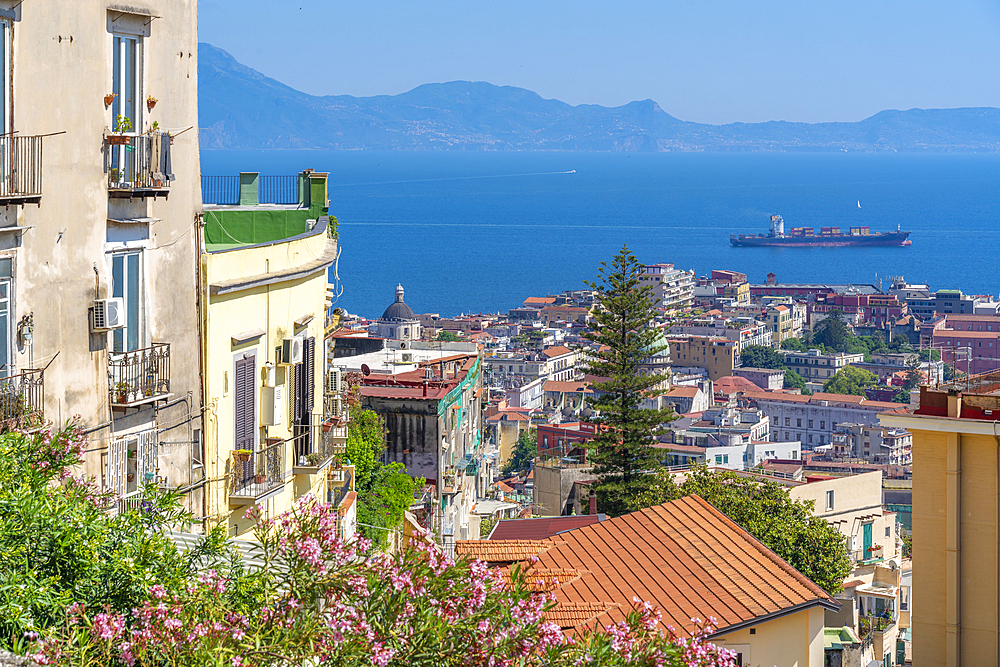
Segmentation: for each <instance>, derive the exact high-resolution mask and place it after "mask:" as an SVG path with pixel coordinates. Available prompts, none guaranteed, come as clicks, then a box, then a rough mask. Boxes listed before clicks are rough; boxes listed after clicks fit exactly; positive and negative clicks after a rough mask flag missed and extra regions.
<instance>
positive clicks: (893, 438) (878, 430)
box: [830, 424, 913, 466]
mask: <svg viewBox="0 0 1000 667" xmlns="http://www.w3.org/2000/svg"><path fill="white" fill-rule="evenodd" d="M830 440H831V444H832V445H833V448H832V450H831V454H832V457H833V458H834V459H835V460H845V459H860V460H863V461H865V462H867V463H886V464H890V465H904V466H905V465H910V464H911V463H912V462H913V434H912V433H910V432H909V431H907V430H906V429H895V428H885V427H884V426H879V425H873V426H864V425H862V424H837V425H836V426H834V431H833V433H832V434H831V436H830Z"/></svg>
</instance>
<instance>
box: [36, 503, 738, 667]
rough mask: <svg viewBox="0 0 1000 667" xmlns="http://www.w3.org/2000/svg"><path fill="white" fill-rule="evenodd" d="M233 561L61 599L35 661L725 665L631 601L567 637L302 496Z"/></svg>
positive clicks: (517, 587) (462, 570) (239, 666)
mask: <svg viewBox="0 0 1000 667" xmlns="http://www.w3.org/2000/svg"><path fill="white" fill-rule="evenodd" d="M256 538H257V541H258V542H259V548H258V549H257V550H256V551H255V552H253V553H251V554H250V555H249V558H248V559H247V560H246V561H243V560H242V559H240V558H239V557H238V556H237V555H234V554H230V555H228V556H227V557H225V558H223V557H218V558H215V559H214V562H212V563H210V564H209V566H208V567H206V569H203V570H202V571H201V572H200V573H199V574H198V575H197V576H196V577H194V578H193V579H192V580H191V581H190V582H189V583H187V584H186V585H184V586H181V587H179V588H177V589H175V590H170V589H168V588H167V587H165V586H162V585H154V586H152V587H151V588H150V591H149V593H150V594H149V597H148V598H147V599H145V600H144V601H143V602H142V603H141V604H140V605H138V606H137V607H136V608H135V609H133V610H132V611H131V612H128V613H125V612H121V611H117V612H116V611H113V610H111V609H110V608H85V607H84V606H82V605H76V606H74V607H73V608H72V609H71V611H70V613H69V614H68V616H67V619H66V622H65V624H64V626H63V627H61V628H58V629H55V630H54V631H52V632H50V633H48V634H46V635H44V636H42V637H40V638H39V639H38V641H37V644H36V646H35V648H34V649H33V651H34V653H33V655H32V657H33V658H34V659H35V660H36V661H37V662H39V663H41V664H59V665H73V666H78V667H91V666H93V667H97V666H98V665H100V666H101V667H104V666H105V665H119V664H120V665H144V666H145V665H150V666H152V665H218V666H220V667H223V666H224V667H244V666H246V667H249V666H251V665H254V666H256V665H277V664H284V663H288V664H299V665H302V664H324V665H326V664H329V665H369V664H373V665H377V666H379V667H384V666H386V665H406V666H408V667H413V666H417V665H435V666H436V665H484V666H486V665H490V666H493V665H495V666H498V667H500V666H504V665H511V666H513V665H570V664H572V665H580V664H593V665H682V664H683V665H697V666H699V667H701V666H708V665H731V664H733V663H732V661H731V659H730V658H729V656H728V653H727V652H725V651H720V650H718V649H715V647H713V646H711V645H710V644H708V643H707V642H706V640H705V633H704V632H702V633H699V634H698V635H696V636H695V637H693V638H690V639H683V638H680V637H678V636H676V635H673V634H668V635H661V634H660V633H658V632H656V631H655V628H656V626H657V624H658V623H659V620H660V617H659V614H658V613H657V612H656V611H655V610H653V609H652V608H651V607H649V606H648V605H637V608H636V610H635V611H633V613H631V614H630V615H629V617H628V620H627V621H624V622H622V623H619V624H617V625H614V626H611V627H609V628H607V629H606V631H589V632H585V633H583V634H581V635H580V636H578V637H576V638H575V639H571V638H569V637H567V636H565V635H564V634H563V633H562V632H561V631H560V629H559V628H558V627H557V626H555V625H554V624H552V623H548V622H546V621H545V620H544V613H545V611H546V610H547V609H549V608H550V607H551V606H552V605H553V603H554V601H555V596H554V595H553V594H552V593H548V592H539V591H537V590H534V589H533V587H532V586H529V585H528V583H527V576H526V575H525V573H524V572H522V571H521V570H520V568H514V570H513V572H511V573H510V574H509V575H508V576H505V575H504V573H503V572H502V571H501V570H499V569H492V568H489V567H487V566H486V565H485V564H483V563H482V562H479V561H473V562H465V561H459V562H455V561H453V560H452V559H450V558H449V557H447V556H446V555H444V554H443V553H442V552H441V551H439V550H438V549H437V548H436V547H434V546H429V545H427V544H423V543H420V544H415V545H414V546H413V548H411V549H406V550H403V552H402V553H399V554H396V555H388V554H385V553H382V552H378V551H373V550H370V548H369V547H370V545H369V544H367V543H365V541H364V540H361V541H359V542H358V543H356V544H353V545H347V544H345V543H343V542H342V541H340V539H339V538H338V536H337V533H336V522H335V515H334V513H333V511H332V509H331V508H330V507H329V506H328V505H325V504H322V503H319V502H316V501H315V500H314V499H312V498H306V499H303V500H300V501H299V502H297V503H296V505H295V507H294V508H293V510H292V511H291V512H289V513H287V514H285V515H283V516H280V517H278V518H276V519H274V520H270V521H259V522H258V527H257V531H256Z"/></svg>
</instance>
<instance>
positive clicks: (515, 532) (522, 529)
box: [489, 514, 600, 540]
mask: <svg viewBox="0 0 1000 667" xmlns="http://www.w3.org/2000/svg"><path fill="white" fill-rule="evenodd" d="M599 520H600V516H599V515H598V516H594V515H587V514H582V515H577V516H543V517H537V518H534V519H506V520H504V521H500V522H499V523H497V525H496V527H495V528H494V529H493V532H492V533H490V537H489V539H490V540H542V539H545V538H546V537H552V536H553V535H556V534H558V533H562V532H564V531H567V530H573V529H575V528H580V527H582V526H589V525H590V524H592V523H597V522H598V521H599Z"/></svg>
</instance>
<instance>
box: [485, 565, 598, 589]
mask: <svg viewBox="0 0 1000 667" xmlns="http://www.w3.org/2000/svg"><path fill="white" fill-rule="evenodd" d="M585 574H590V572H587V571H581V570H572V569H555V570H545V569H537V568H531V569H529V570H527V571H525V573H524V581H525V583H526V584H527V586H528V588H529V589H531V590H533V591H554V590H556V589H558V588H559V587H560V586H565V585H566V584H569V583H572V582H574V581H576V580H577V579H579V578H580V577H582V576H583V575H585ZM504 576H505V578H506V579H507V581H508V583H509V582H510V570H506V571H505V572H504Z"/></svg>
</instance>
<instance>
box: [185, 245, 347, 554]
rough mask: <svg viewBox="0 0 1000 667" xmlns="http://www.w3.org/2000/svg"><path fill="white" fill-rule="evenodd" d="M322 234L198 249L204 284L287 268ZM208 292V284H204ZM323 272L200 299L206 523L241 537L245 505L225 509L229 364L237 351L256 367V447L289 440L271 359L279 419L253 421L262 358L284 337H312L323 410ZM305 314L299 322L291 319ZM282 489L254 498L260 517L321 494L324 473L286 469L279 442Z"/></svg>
mask: <svg viewBox="0 0 1000 667" xmlns="http://www.w3.org/2000/svg"><path fill="white" fill-rule="evenodd" d="M327 243H328V239H327V237H326V234H325V232H324V230H322V229H318V230H317V233H315V234H313V235H312V236H309V237H307V238H303V239H297V240H294V241H289V242H285V243H275V244H271V245H265V246H255V247H248V248H243V249H238V250H230V251H227V252H221V253H209V254H205V255H203V263H204V279H205V283H206V288H208V287H209V286H210V285H212V284H213V283H218V282H219V281H225V280H233V279H238V278H243V277H248V276H255V275H259V274H264V273H267V272H272V273H274V272H279V271H284V270H289V269H294V268H296V267H297V266H301V265H302V264H304V263H307V262H308V261H310V260H312V259H313V258H314V257H316V256H318V255H320V254H322V252H323V251H324V248H325V247H326V244H327ZM206 291H208V289H206ZM325 304H326V270H325V269H323V268H320V269H318V270H315V271H313V272H312V273H310V274H309V275H308V276H305V277H301V278H297V279H294V280H285V281H280V282H276V283H273V284H268V285H261V286H257V287H252V288H249V289H242V290H237V291H233V292H229V293H225V294H216V295H212V296H209V297H208V309H207V313H206V321H205V332H206V337H205V340H206V369H205V388H206V402H207V404H208V415H209V420H208V424H207V426H206V469H207V470H206V472H207V475H208V477H209V479H211V480H212V482H211V483H210V484H209V485H208V487H207V494H208V507H207V511H206V514H207V515H208V516H209V523H210V524H217V523H226V524H227V525H228V529H229V532H230V534H231V535H241V534H243V533H245V532H247V531H249V530H251V529H252V527H253V525H252V523H251V522H249V521H247V520H246V519H245V511H246V509H247V508H246V507H242V506H240V507H230V505H229V500H228V485H229V482H230V475H231V473H232V464H233V459H232V451H233V449H235V398H236V396H235V391H234V386H235V385H234V383H235V365H236V359H237V357H241V356H243V355H244V354H252V355H253V356H254V357H255V367H256V378H257V381H256V402H257V404H256V406H255V412H256V419H257V425H258V428H257V431H256V446H257V447H258V448H260V447H261V445H262V444H263V443H264V442H265V439H266V438H282V439H288V438H291V437H292V435H293V433H292V429H291V426H290V423H289V421H290V420H289V408H288V406H289V402H290V401H291V400H293V395H294V386H293V385H292V383H291V373H290V372H289V367H287V366H280V365H276V367H275V370H274V381H275V385H276V386H283V388H284V405H283V414H282V423H281V424H280V425H278V426H263V425H261V424H260V411H261V387H262V386H263V385H264V383H265V379H266V370H265V367H264V365H265V364H266V363H267V362H269V361H270V362H277V360H278V359H277V352H276V348H277V347H278V346H279V345H281V341H282V339H284V338H288V337H292V336H299V335H301V336H303V337H306V338H308V337H313V338H314V339H315V341H316V348H315V354H316V358H315V364H316V371H315V373H316V375H315V383H314V387H313V389H314V397H315V399H314V401H315V402H314V405H313V412H314V413H315V414H321V413H322V410H323V375H324V370H325V354H324V350H323V323H324V313H325V307H326V305H325ZM309 316H311V317H312V319H311V320H310V321H309V322H308V323H306V324H305V325H304V326H299V325H297V324H296V323H295V320H299V321H300V322H302V321H304V320H305V319H306V318H308V317H309ZM255 329H257V330H261V331H263V332H264V333H263V335H261V336H260V337H259V338H253V339H251V340H249V341H244V342H234V340H233V337H235V336H238V335H239V334H242V333H244V332H248V331H252V330H255ZM284 447H285V451H284V462H285V472H284V479H285V489H284V491H283V492H282V493H279V494H277V495H275V496H273V497H271V498H268V499H266V500H264V501H263V502H262V503H260V508H261V510H262V512H263V515H264V516H265V517H271V516H274V515H276V514H279V513H281V512H283V511H285V510H287V509H288V508H289V507H290V505H291V503H292V501H293V500H294V499H295V498H297V497H299V496H302V495H305V494H306V493H313V494H315V495H316V496H317V497H318V498H321V499H325V496H326V474H325V472H324V473H321V474H316V475H293V474H292V466H293V463H294V445H293V444H292V443H291V442H288V443H286V444H285V445H284Z"/></svg>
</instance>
